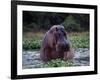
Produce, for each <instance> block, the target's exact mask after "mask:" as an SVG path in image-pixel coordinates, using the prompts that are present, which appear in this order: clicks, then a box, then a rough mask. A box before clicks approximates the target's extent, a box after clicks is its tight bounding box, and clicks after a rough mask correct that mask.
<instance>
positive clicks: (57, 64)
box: [41, 59, 74, 68]
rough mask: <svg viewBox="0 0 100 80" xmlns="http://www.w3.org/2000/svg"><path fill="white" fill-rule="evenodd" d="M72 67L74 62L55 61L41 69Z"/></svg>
mask: <svg viewBox="0 0 100 80" xmlns="http://www.w3.org/2000/svg"><path fill="white" fill-rule="evenodd" d="M70 66H74V64H73V61H72V60H67V61H64V60H61V59H55V60H51V61H49V62H47V63H46V64H43V65H42V66H41V67H43V68H44V67H46V68H47V67H70Z"/></svg>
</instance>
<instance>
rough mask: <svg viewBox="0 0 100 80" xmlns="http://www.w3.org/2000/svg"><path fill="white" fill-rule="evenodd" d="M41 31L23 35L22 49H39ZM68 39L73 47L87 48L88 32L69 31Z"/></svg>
mask: <svg viewBox="0 0 100 80" xmlns="http://www.w3.org/2000/svg"><path fill="white" fill-rule="evenodd" d="M43 35H44V34H43V33H42V32H41V33H35V34H34V33H33V34H32V36H31V37H28V36H24V37H23V49H24V50H33V49H40V47H41V41H42V37H43ZM69 39H70V41H71V43H72V47H73V48H89V33H88V32H81V33H75V32H74V33H69Z"/></svg>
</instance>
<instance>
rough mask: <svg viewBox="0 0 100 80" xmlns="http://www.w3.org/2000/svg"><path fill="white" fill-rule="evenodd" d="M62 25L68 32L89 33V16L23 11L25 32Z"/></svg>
mask: <svg viewBox="0 0 100 80" xmlns="http://www.w3.org/2000/svg"><path fill="white" fill-rule="evenodd" d="M55 24H62V25H64V26H65V29H66V30H67V31H69V32H70V31H88V30H89V14H75V13H73V14H72V13H55V12H54V13H53V12H32V11H23V31H24V32H27V31H38V30H48V29H49V28H50V27H51V26H52V25H55Z"/></svg>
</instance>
